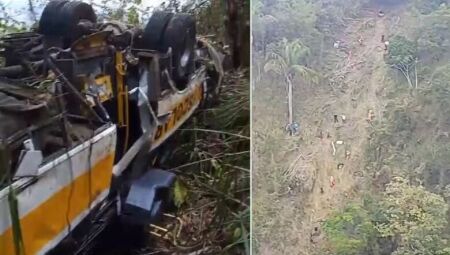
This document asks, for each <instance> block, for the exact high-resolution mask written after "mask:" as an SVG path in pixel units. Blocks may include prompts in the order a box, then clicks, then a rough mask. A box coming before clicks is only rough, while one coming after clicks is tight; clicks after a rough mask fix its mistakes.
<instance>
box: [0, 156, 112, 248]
mask: <svg viewBox="0 0 450 255" xmlns="http://www.w3.org/2000/svg"><path fill="white" fill-rule="evenodd" d="M113 163H114V154H110V155H108V156H106V157H105V158H104V159H102V160H100V161H99V162H98V163H97V164H96V165H95V166H93V167H92V169H91V171H87V172H86V173H84V174H83V175H81V176H79V177H78V178H76V179H75V180H74V181H73V182H72V183H71V184H69V185H68V186H66V187H64V188H63V189H61V190H60V191H58V192H57V193H55V194H54V195H53V196H52V197H50V198H49V199H48V200H47V201H45V202H44V203H42V204H41V205H39V206H38V207H37V208H35V209H34V210H33V211H31V212H30V213H29V214H27V215H25V216H24V217H22V218H21V220H20V224H21V228H22V236H23V241H24V246H25V254H26V255H32V254H36V253H37V252H39V251H40V250H41V249H42V248H43V247H44V246H45V245H46V244H47V243H48V242H50V241H52V240H53V239H54V238H55V237H56V236H57V235H58V234H60V233H61V232H62V231H64V229H65V228H66V227H67V220H69V221H73V220H74V219H75V218H76V217H77V216H78V215H80V214H81V213H82V212H83V211H85V210H86V209H87V208H88V206H89V182H91V185H92V187H91V199H92V200H94V199H95V198H96V197H97V196H98V195H99V194H100V193H101V192H102V191H104V190H105V189H108V188H109V186H110V182H111V176H112V167H113ZM89 174H91V178H89ZM89 179H90V180H89ZM71 189H72V197H71V199H70V203H69V196H70V190H71ZM23 192H26V190H25V191H23ZM19 203H20V201H19ZM69 204H70V209H69V213H68V214H67V211H68V206H69ZM0 254H1V255H13V254H15V248H14V241H13V233H12V229H11V228H9V229H8V230H6V232H5V233H4V234H2V235H0Z"/></svg>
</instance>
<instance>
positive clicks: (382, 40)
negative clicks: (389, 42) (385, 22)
mask: <svg viewBox="0 0 450 255" xmlns="http://www.w3.org/2000/svg"><path fill="white" fill-rule="evenodd" d="M381 42H382V43H384V35H381Z"/></svg>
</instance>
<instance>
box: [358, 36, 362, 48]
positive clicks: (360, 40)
mask: <svg viewBox="0 0 450 255" xmlns="http://www.w3.org/2000/svg"><path fill="white" fill-rule="evenodd" d="M358 43H359V45H360V46H362V45H363V37H362V36H359V38H358Z"/></svg>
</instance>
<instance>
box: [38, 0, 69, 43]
mask: <svg viewBox="0 0 450 255" xmlns="http://www.w3.org/2000/svg"><path fill="white" fill-rule="evenodd" d="M66 3H67V1H56V0H55V1H50V2H49V3H48V4H47V5H46V6H45V8H44V11H42V14H41V19H40V20H39V30H38V32H39V33H41V34H43V35H59V34H61V26H58V25H57V20H58V17H59V12H60V10H61V7H63V6H64V5H65V4H66Z"/></svg>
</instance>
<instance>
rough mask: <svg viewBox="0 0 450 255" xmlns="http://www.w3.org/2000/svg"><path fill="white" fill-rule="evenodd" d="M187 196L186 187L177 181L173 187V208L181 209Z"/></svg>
mask: <svg viewBox="0 0 450 255" xmlns="http://www.w3.org/2000/svg"><path fill="white" fill-rule="evenodd" d="M187 196H188V189H187V187H186V185H185V184H184V183H183V182H182V181H181V180H179V179H177V180H176V181H175V184H174V186H173V201H174V203H175V206H177V207H178V208H179V207H181V205H183V204H184V203H185V202H186V199H187Z"/></svg>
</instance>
